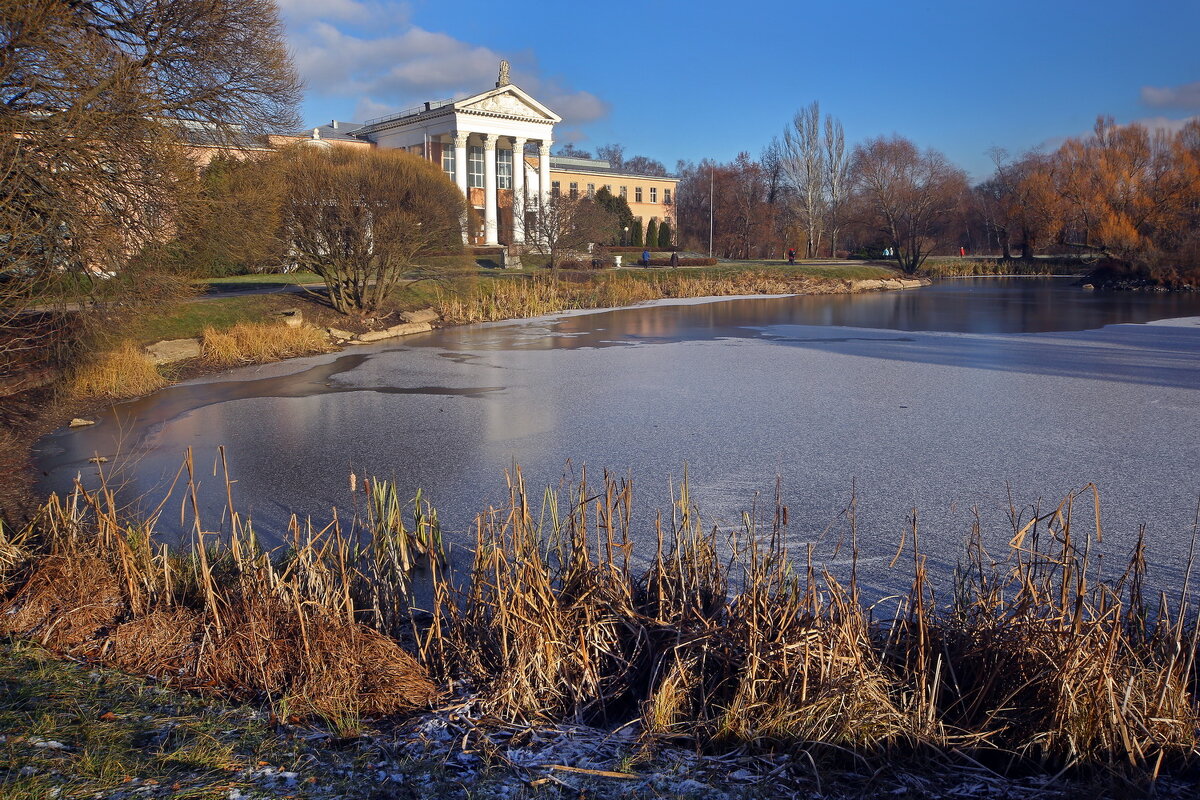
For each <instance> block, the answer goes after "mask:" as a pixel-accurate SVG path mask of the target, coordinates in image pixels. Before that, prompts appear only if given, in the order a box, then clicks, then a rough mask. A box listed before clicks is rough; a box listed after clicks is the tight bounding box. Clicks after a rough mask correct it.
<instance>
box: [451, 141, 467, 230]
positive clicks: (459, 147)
mask: <svg viewBox="0 0 1200 800" xmlns="http://www.w3.org/2000/svg"><path fill="white" fill-rule="evenodd" d="M469 135H470V134H467V133H463V132H461V131H455V133H454V183H455V184H457V185H458V190H459V191H460V192H462V193H463V197H464V198H466V200H467V210H466V211H464V212H463V216H462V221H461V224H462V235H463V244H470V243H471V241H470V239H471V232H470V231H469V230H467V220H468V219H469V218H470V210H469V209H470V205H471V197H470V193H469V192H468V191H467V136H469Z"/></svg>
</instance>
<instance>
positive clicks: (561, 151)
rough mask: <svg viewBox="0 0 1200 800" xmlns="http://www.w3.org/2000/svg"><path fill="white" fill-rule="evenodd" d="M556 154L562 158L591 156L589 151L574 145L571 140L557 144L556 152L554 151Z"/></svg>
mask: <svg viewBox="0 0 1200 800" xmlns="http://www.w3.org/2000/svg"><path fill="white" fill-rule="evenodd" d="M556 155H559V156H562V157H563V158H591V157H592V154H591V153H589V152H588V151H587V150H584V149H582V148H579V147H576V146H575V144H574V143H573V142H567V143H565V144H562V145H559V147H558V153H556Z"/></svg>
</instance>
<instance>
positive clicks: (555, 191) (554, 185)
mask: <svg viewBox="0 0 1200 800" xmlns="http://www.w3.org/2000/svg"><path fill="white" fill-rule="evenodd" d="M561 191H562V190H561V189H560V188H559V184H558V181H550V194H552V195H554V196H555V197H558V195H559V192H561Z"/></svg>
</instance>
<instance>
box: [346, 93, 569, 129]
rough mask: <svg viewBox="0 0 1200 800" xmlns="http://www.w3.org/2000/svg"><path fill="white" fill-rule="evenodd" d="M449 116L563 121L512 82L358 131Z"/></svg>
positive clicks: (412, 110)
mask: <svg viewBox="0 0 1200 800" xmlns="http://www.w3.org/2000/svg"><path fill="white" fill-rule="evenodd" d="M449 114H475V115H479V116H488V117H502V118H507V119H520V120H531V121H537V122H545V123H550V124H551V125H553V124H556V123H559V122H562V117H560V116H558V115H557V114H555V113H554V112H553V111H551V110H550V109H549V108H547V107H546V106H544V105H542V104H541V103H539V102H538V101H537V100H535V99H533V97H531V96H530V95H529V93H528V92H526V91H525V90H523V89H521V88H520V87H519V86H516V85H514V84H511V83H506V84H503V85H500V86H497V87H496V88H494V89H488V90H487V91H485V92H479V93H478V94H473V95H471V96H470V97H464V98H462V99H460V100H431V101H429V102H427V103H424V104H422V105H420V106H415V107H413V108H409V109H405V110H404V111H399V112H397V113H395V114H390V115H388V116H386V117H376V118H375V119H371V120H367V122H366V123H364V124H363V125H362V126H361V127H362V128H363V130H361V131H359V135H360V136H367V137H369V136H370V135H371V134H373V133H375V132H376V131H382V130H387V129H389V128H400V127H404V126H406V125H410V124H412V123H414V122H424V121H425V120H428V119H432V118H434V117H443V116H446V115H449Z"/></svg>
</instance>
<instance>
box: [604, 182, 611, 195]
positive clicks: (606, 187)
mask: <svg viewBox="0 0 1200 800" xmlns="http://www.w3.org/2000/svg"><path fill="white" fill-rule="evenodd" d="M604 191H606V192H608V193H609V194H612V184H611V183H606V184H604Z"/></svg>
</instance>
